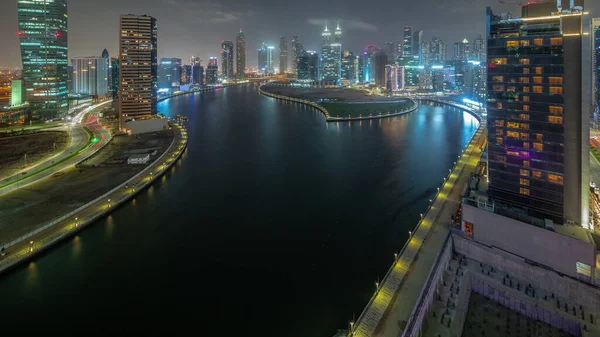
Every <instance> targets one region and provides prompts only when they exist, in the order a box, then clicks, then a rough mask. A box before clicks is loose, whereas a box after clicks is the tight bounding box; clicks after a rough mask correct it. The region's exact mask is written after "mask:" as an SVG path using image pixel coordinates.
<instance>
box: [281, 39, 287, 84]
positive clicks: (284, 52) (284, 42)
mask: <svg viewBox="0 0 600 337" xmlns="http://www.w3.org/2000/svg"><path fill="white" fill-rule="evenodd" d="M286 71H288V44H287V37H285V36H282V37H281V38H280V39H279V75H283V74H285V73H286Z"/></svg>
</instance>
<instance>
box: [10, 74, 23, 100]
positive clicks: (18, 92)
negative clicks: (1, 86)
mask: <svg viewBox="0 0 600 337" xmlns="http://www.w3.org/2000/svg"><path fill="white" fill-rule="evenodd" d="M26 100H27V92H26V91H25V87H24V85H23V80H12V81H11V88H10V105H11V106H18V105H22V104H24V103H25V101H26Z"/></svg>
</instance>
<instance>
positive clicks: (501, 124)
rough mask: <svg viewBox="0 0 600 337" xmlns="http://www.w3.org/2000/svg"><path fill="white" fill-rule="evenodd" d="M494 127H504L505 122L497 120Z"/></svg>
mask: <svg viewBox="0 0 600 337" xmlns="http://www.w3.org/2000/svg"><path fill="white" fill-rule="evenodd" d="M494 125H496V126H504V120H503V119H497V120H496V121H495V122H494Z"/></svg>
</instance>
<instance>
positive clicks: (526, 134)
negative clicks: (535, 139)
mask: <svg viewBox="0 0 600 337" xmlns="http://www.w3.org/2000/svg"><path fill="white" fill-rule="evenodd" d="M521 139H529V134H528V133H527V132H521Z"/></svg>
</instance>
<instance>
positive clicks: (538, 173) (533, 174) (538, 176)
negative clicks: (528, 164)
mask: <svg viewBox="0 0 600 337" xmlns="http://www.w3.org/2000/svg"><path fill="white" fill-rule="evenodd" d="M531 175H532V176H533V177H534V178H538V179H541V178H542V176H543V173H542V172H540V171H535V170H534V171H531Z"/></svg>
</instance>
